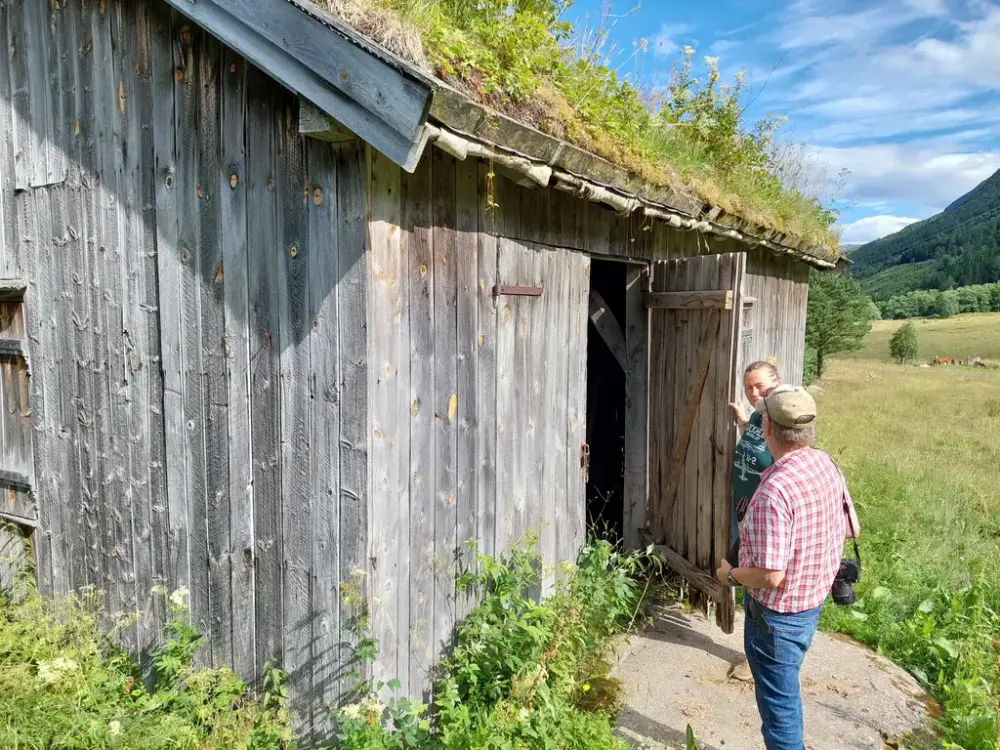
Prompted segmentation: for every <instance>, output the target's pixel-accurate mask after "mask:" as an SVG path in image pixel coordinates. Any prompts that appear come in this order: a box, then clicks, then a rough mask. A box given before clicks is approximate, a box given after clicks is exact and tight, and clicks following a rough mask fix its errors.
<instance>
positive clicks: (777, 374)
mask: <svg viewBox="0 0 1000 750" xmlns="http://www.w3.org/2000/svg"><path fill="white" fill-rule="evenodd" d="M758 370H764V371H765V372H767V374H768V375H770V376H771V377H772V378H774V379H775V380H776V381H777V382H779V383H780V382H781V370H780V369H779V368H778V360H777V359H776V358H774V357H768V358H767V359H759V360H757V361H756V362H751V363H750V364H749V365H747V369H746V370H744V371H743V375H744V376H746V375H749V374H750V373H751V372H757V371H758Z"/></svg>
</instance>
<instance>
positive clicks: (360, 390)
mask: <svg viewBox="0 0 1000 750" xmlns="http://www.w3.org/2000/svg"><path fill="white" fill-rule="evenodd" d="M335 151H336V158H337V233H338V239H337V246H338V248H339V253H340V261H339V262H340V281H339V286H338V290H337V304H338V310H337V322H338V324H339V325H340V362H341V372H340V375H341V401H340V580H341V581H348V580H349V579H350V578H349V577H350V576H351V575H352V572H353V571H356V570H365V569H366V567H367V563H366V560H365V558H366V550H367V549H368V547H367V545H368V515H367V512H368V506H367V502H368V494H367V490H368V486H367V480H368V444H369V436H370V434H371V433H370V431H369V429H368V406H369V404H368V378H369V369H368V347H367V343H366V332H367V318H366V316H367V312H366V310H367V306H368V305H367V299H368V294H367V283H368V266H367V254H366V247H365V239H366V237H367V236H368V224H367V208H368V202H367V193H366V189H367V181H366V177H365V174H366V168H365V147H364V146H363V145H362V144H361V142H360V141H355V142H353V143H347V144H341V145H339V146H337V147H336V150H335ZM373 372H374V370H373ZM376 374H377V373H376ZM351 626H352V623H351V622H350V618H349V617H348V613H346V612H344V611H343V609H342V610H341V615H340V631H341V636H340V665H341V673H342V675H344V674H347V673H348V672H350V671H351V670H353V669H357V670H358V671H359V672H360V671H362V667H364V666H365V665H357V664H355V663H354V661H353V660H354V658H355V649H354V646H355V645H356V644H354V643H353V642H352V639H353V637H354V635H353V632H352V630H351ZM365 668H366V667H365ZM340 687H341V694H342V695H346V694H348V693H349V691H350V690H351V688H352V687H353V684H352V683H351V681H350V680H348V679H347V678H342V680H341V683H340Z"/></svg>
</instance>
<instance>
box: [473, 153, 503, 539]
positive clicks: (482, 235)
mask: <svg viewBox="0 0 1000 750" xmlns="http://www.w3.org/2000/svg"><path fill="white" fill-rule="evenodd" d="M491 183H493V180H492V179H491V178H490V177H489V168H488V166H487V165H486V164H484V163H480V164H479V184H480V185H481V186H483V191H482V194H481V195H480V196H479V207H480V209H479V236H478V253H477V265H478V268H477V274H478V287H477V294H478V315H479V317H478V324H477V327H478V336H477V340H476V344H477V349H478V351H477V357H476V368H477V372H476V405H475V410H476V419H477V429H476V432H477V441H476V445H477V448H478V474H477V481H478V487H477V489H476V495H477V503H478V508H477V512H476V515H477V518H478V522H479V529H478V535H479V545H480V550H481V551H482V552H483V554H485V555H492V554H493V553H494V551H495V543H496V526H497V514H496V503H497V476H496V465H497V464H496V460H497V410H498V405H497V348H496V347H497V301H496V298H495V297H494V295H493V289H494V287H495V286H496V283H497V263H498V255H497V253H498V246H499V242H498V239H497V237H496V236H494V235H493V234H491V232H492V230H493V220H492V217H493V216H494V215H495V212H493V211H492V210H491V209H490V208H489V205H488V201H489V200H490V195H491V194H490V192H489V191H490V185H491Z"/></svg>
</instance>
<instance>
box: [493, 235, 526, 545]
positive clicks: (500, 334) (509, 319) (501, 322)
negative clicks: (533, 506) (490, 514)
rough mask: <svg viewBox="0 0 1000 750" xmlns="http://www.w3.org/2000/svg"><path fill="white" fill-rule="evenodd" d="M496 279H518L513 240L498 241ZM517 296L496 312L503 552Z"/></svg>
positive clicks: (509, 505)
mask: <svg viewBox="0 0 1000 750" xmlns="http://www.w3.org/2000/svg"><path fill="white" fill-rule="evenodd" d="M497 254H498V261H497V277H496V282H497V283H498V284H500V283H511V280H512V279H514V278H516V276H515V274H516V273H517V267H518V266H517V260H518V250H517V246H516V245H515V244H514V242H513V241H512V240H508V239H506V238H505V237H499V238H498V240H497ZM515 299H516V298H514V297H508V296H502V297H500V298H499V299H498V300H497V314H496V321H497V322H496V331H497V339H496V363H497V364H496V410H497V429H496V513H495V534H494V541H493V549H494V551H495V553H496V554H498V555H499V554H502V553H503V551H504V550H506V548H507V547H508V545H509V544H511V542H512V541H514V540H513V538H512V537H513V534H514V528H513V513H514V512H515V509H514V471H515V468H516V466H515V441H516V440H517V412H516V409H515V396H514V377H515V371H516V364H515V361H514V351H515V338H516V337H517V335H518V334H517V331H518V328H519V325H520V324H519V322H518V321H517V320H516V318H515V315H516V312H517V309H516V306H515V304H516V303H515Z"/></svg>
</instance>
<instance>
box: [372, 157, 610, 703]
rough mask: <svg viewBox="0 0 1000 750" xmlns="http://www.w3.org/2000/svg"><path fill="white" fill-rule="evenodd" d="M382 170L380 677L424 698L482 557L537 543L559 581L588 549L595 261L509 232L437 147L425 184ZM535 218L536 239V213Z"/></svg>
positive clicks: (376, 310)
mask: <svg viewBox="0 0 1000 750" xmlns="http://www.w3.org/2000/svg"><path fill="white" fill-rule="evenodd" d="M370 166H371V172H370V180H371V186H370V190H371V197H370V200H371V218H372V225H371V243H372V261H371V263H372V265H371V274H372V278H371V285H372V286H371V292H370V299H369V304H370V307H369V346H370V348H371V355H372V356H371V364H372V368H373V378H372V381H371V383H370V388H371V390H370V392H369V399H370V402H371V405H372V419H373V426H372V429H373V435H374V443H373V449H372V454H371V458H372V463H371V483H372V486H371V505H370V508H371V510H370V517H371V521H372V527H371V549H372V552H371V562H372V567H373V570H372V590H373V596H374V600H375V602H376V603H375V611H374V613H373V614H374V617H373V625H374V631H375V633H374V634H375V636H376V637H377V638H378V640H379V642H380V645H381V653H380V659H379V663H378V664H377V676H379V677H381V678H383V679H387V680H388V679H399V680H400V681H401V683H402V684H403V685H404V686H407V688H408V692H409V693H410V694H411V695H414V696H420V695H422V694H425V691H426V689H427V687H428V673H429V670H430V668H431V667H432V666H433V664H434V662H435V660H436V658H437V657H438V655H439V654H440V653H441V652H442V650H443V649H446V648H447V646H448V643H449V642H450V640H451V638H452V635H453V629H454V625H455V623H456V622H457V621H458V620H460V619H461V618H462V617H463V615H464V614H465V613H466V612H467V611H468V608H469V606H470V602H469V601H467V600H461V599H459V600H456V596H455V581H456V576H457V572H458V569H459V567H460V565H461V564H462V561H463V559H465V558H464V556H457V555H456V552H459V551H460V548H461V547H462V545H463V543H464V542H465V541H467V540H478V541H479V544H480V547H481V549H482V551H484V552H485V553H487V554H493V553H494V552H499V551H502V550H505V549H506V548H508V547H509V546H510V545H511V544H512V543H514V542H516V541H518V540H520V539H521V538H522V537H523V536H524V535H525V534H527V533H529V532H534V533H535V534H538V535H539V536H540V544H541V550H542V552H543V554H544V555H545V558H546V560H547V562H548V563H549V564H550V565H551V564H552V563H553V562H555V561H556V560H563V559H573V558H574V557H575V554H576V551H577V550H578V548H579V545H580V544H581V543H582V541H583V538H584V528H583V526H584V512H585V498H584V480H583V475H582V473H581V466H580V449H581V443H582V442H583V440H584V435H585V432H584V419H585V412H586V381H585V377H586V374H585V368H586V351H587V345H586V341H587V339H586V336H587V298H588V293H589V268H590V262H589V259H588V258H587V257H586V256H585V255H583V254H580V253H574V252H570V251H569V250H567V249H565V248H558V247H549V246H546V245H542V244H540V243H537V242H533V241H522V240H519V239H517V235H518V234H520V233H521V232H520V230H513V229H512V230H511V231H510V232H508V230H507V228H506V225H507V223H508V222H509V221H513V220H512V219H508V218H506V217H507V216H509V215H505V214H503V213H502V212H501V211H500V210H498V209H496V208H492V209H491V208H490V206H491V203H499V202H500V201H501V200H502V199H501V198H500V197H499V195H498V192H495V184H496V181H495V180H494V179H493V178H492V177H491V176H490V174H489V171H488V170H489V168H488V166H487V165H485V164H481V163H479V162H477V161H475V160H468V161H464V162H459V161H456V160H455V159H454V158H452V157H451V156H448V155H447V154H445V153H444V152H442V151H439V150H437V149H432V150H429V151H428V152H427V154H425V156H424V159H423V161H422V162H421V163H420V165H419V167H418V169H417V170H416V172H415V173H414V174H412V175H408V174H403V173H401V171H400V170H399V169H398V168H397V167H395V166H394V165H392V164H391V163H390V162H389V161H388V160H387V159H385V158H384V157H382V156H381V155H380V154H378V153H377V152H374V151H373V152H372V156H371V165H370ZM539 195H543V193H540V192H539V193H534V192H532V193H528V196H529V197H530V198H531V200H532V201H533V200H534V199H535V198H536V196H539ZM501 205H502V204H501ZM514 216H515V217H522V215H521V214H520V213H518V214H514ZM517 220H518V221H521V220H523V221H524V222H525V225H526V230H531V231H534V228H535V222H536V221H537V219H536V215H535V214H534V212H533V211H532V212H531V213H530V214H529V213H527V212H525V214H523V218H518V219H517ZM509 234H510V235H514V237H513V238H512V237H509V236H508V235H509ZM497 284H506V285H517V286H538V287H542V288H543V293H542V296H540V297H538V296H535V297H532V296H500V297H495V296H494V287H495V286H496V285H497Z"/></svg>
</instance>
